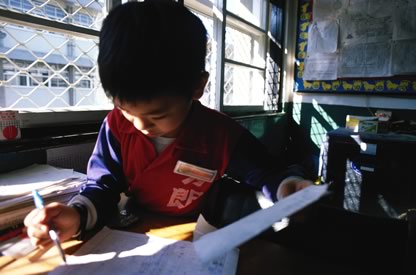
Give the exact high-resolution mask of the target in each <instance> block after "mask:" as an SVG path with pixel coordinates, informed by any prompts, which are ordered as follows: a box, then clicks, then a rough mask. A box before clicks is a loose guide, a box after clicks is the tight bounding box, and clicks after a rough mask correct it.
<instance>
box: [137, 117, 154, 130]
mask: <svg viewBox="0 0 416 275" xmlns="http://www.w3.org/2000/svg"><path fill="white" fill-rule="evenodd" d="M134 126H135V128H136V129H138V130H148V129H150V128H151V127H152V126H153V123H152V122H151V121H150V120H148V119H135V120H134Z"/></svg>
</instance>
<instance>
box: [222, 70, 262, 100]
mask: <svg viewBox="0 0 416 275" xmlns="http://www.w3.org/2000/svg"><path fill="white" fill-rule="evenodd" d="M224 69H225V80H224V105H228V106H235V105H244V106H263V102H264V71H262V70H255V69H251V68H245V67H242V66H235V65H232V64H225V68H224Z"/></svg>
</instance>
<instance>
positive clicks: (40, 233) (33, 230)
mask: <svg viewBox="0 0 416 275" xmlns="http://www.w3.org/2000/svg"><path fill="white" fill-rule="evenodd" d="M48 230H49V228H48V226H46V225H44V224H34V225H31V226H29V227H28V228H27V235H28V236H29V237H30V238H38V239H46V238H49V234H48Z"/></svg>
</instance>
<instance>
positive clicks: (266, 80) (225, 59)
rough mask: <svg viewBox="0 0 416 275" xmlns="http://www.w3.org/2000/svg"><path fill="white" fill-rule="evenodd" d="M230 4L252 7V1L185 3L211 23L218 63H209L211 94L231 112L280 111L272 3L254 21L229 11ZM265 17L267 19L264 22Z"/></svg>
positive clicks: (196, 0) (198, 0)
mask: <svg viewBox="0 0 416 275" xmlns="http://www.w3.org/2000/svg"><path fill="white" fill-rule="evenodd" d="M227 2H233V3H232V4H236V3H237V2H240V4H245V5H252V4H253V1H251V0H234V1H233V0H227V1H226V0H217V1H215V0H210V2H209V1H201V0H185V5H187V6H188V7H190V8H192V9H194V10H196V11H198V12H200V13H203V14H205V16H208V17H209V18H211V20H212V27H213V28H214V29H213V30H212V31H211V32H212V33H213V37H212V41H211V42H210V45H211V47H212V52H211V56H214V55H215V57H216V60H217V61H218V63H217V62H215V61H214V60H213V59H211V60H210V68H211V72H210V73H211V82H212V83H211V89H210V93H211V94H212V95H211V98H215V100H216V105H215V107H216V108H217V109H220V110H221V111H226V112H230V113H233V112H235V111H237V110H238V111H239V112H241V111H242V112H244V111H247V112H252V111H255V112H257V111H265V110H266V111H277V98H278V91H277V89H279V86H278V85H276V81H279V77H280V76H279V75H278V74H279V73H280V70H279V69H278V68H277V67H276V64H275V63H274V62H273V60H272V59H270V58H269V55H268V39H267V38H268V36H267V33H268V32H269V17H270V14H271V13H270V7H269V6H270V4H269V3H268V1H265V3H266V7H265V9H264V13H265V15H267V16H261V18H259V20H257V22H254V21H255V20H254V21H253V20H248V21H247V20H245V19H243V18H241V17H240V16H239V14H234V13H232V12H230V11H229V10H227V8H225V7H226V6H227ZM237 4H238V3H237ZM234 7H237V6H236V5H234ZM233 11H234V12H236V11H237V12H238V11H239V9H238V8H234V9H233ZM260 14H262V13H260ZM262 15H263V14H262ZM244 18H247V17H246V16H245V17H244ZM263 18H265V20H264V22H261V19H263ZM203 21H204V20H203ZM204 23H205V22H204ZM224 23H225V24H224ZM256 24H257V25H256ZM208 32H209V33H210V31H208ZM256 55H257V56H256ZM214 62H215V63H216V64H213V63H214ZM213 70H215V74H213V72H212V71H213ZM213 76H215V79H213ZM214 82H215V83H216V85H215V83H214ZM214 87H215V89H213V88H214Z"/></svg>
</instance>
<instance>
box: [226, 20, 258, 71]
mask: <svg viewBox="0 0 416 275" xmlns="http://www.w3.org/2000/svg"><path fill="white" fill-rule="evenodd" d="M225 58H227V59H232V60H234V61H238V62H242V63H246V64H250V65H254V66H257V67H261V68H263V67H264V66H265V35H263V34H254V33H250V32H248V31H243V30H242V29H241V28H237V27H234V26H227V29H226V35H225Z"/></svg>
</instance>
